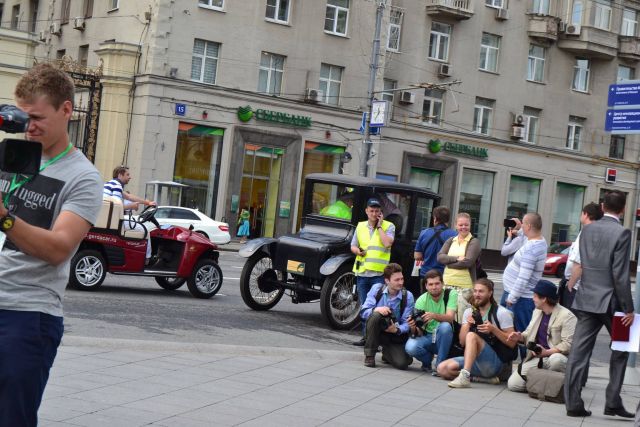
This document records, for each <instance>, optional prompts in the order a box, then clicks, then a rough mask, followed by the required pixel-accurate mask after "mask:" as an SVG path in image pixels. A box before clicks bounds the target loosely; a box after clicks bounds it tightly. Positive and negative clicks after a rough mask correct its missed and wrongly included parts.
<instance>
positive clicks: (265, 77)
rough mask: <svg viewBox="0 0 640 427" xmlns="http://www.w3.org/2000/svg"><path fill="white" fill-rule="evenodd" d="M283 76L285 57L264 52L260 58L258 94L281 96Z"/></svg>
mask: <svg viewBox="0 0 640 427" xmlns="http://www.w3.org/2000/svg"><path fill="white" fill-rule="evenodd" d="M283 74H284V56H281V55H275V54H273V53H268V52H262V55H261V56H260V73H259V76H258V92H260V93H268V94H269V95H280V93H281V91H282V75H283Z"/></svg>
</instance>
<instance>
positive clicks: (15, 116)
mask: <svg viewBox="0 0 640 427" xmlns="http://www.w3.org/2000/svg"><path fill="white" fill-rule="evenodd" d="M28 127H29V115H28V114H27V113H25V112H24V111H22V110H20V109H19V108H18V107H16V106H14V105H6V104H2V105H0V131H4V132H7V133H23V132H26V131H27V128H28ZM41 156H42V144H40V143H39V142H34V141H25V140H22V139H10V138H6V139H4V140H3V141H2V142H0V170H1V171H4V172H9V173H20V174H25V175H37V174H38V172H39V171H40V157H41Z"/></svg>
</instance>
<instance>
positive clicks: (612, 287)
mask: <svg viewBox="0 0 640 427" xmlns="http://www.w3.org/2000/svg"><path fill="white" fill-rule="evenodd" d="M625 204H626V196H625V194H624V193H622V192H620V191H611V192H609V193H607V194H606V195H605V197H604V203H603V204H602V210H603V211H604V216H603V217H602V219H600V220H598V221H596V222H594V223H591V224H589V225H587V226H585V227H584V229H583V230H582V233H581V234H580V258H581V261H582V284H581V285H580V288H578V291H577V293H576V297H575V300H574V302H573V309H574V310H576V312H575V313H576V317H577V318H578V324H577V326H576V330H575V333H574V335H573V346H572V347H571V353H570V354H569V361H568V363H567V371H566V376H565V383H564V397H565V402H566V403H565V405H566V408H567V415H568V416H570V417H588V416H589V415H591V411H588V410H587V409H585V407H584V401H583V400H582V397H581V396H580V393H581V391H582V386H581V384H582V383H583V382H582V380H583V379H584V378H583V377H584V376H585V375H586V369H587V367H588V365H589V359H590V358H591V351H592V350H593V346H594V344H595V342H596V337H597V335H598V332H599V331H600V329H602V326H603V325H604V326H605V327H606V328H607V330H608V331H609V334H611V323H612V318H613V313H614V312H615V311H622V312H624V313H626V314H625V316H624V318H623V321H622V322H623V324H625V325H630V324H631V323H632V322H633V300H632V298H631V282H630V281H629V255H630V245H631V231H629V230H627V229H625V228H624V227H623V226H622V225H621V224H620V216H621V215H622V214H623V212H624V208H625ZM628 357H629V353H627V352H620V351H613V350H612V351H611V360H610V361H609V385H608V386H607V390H606V403H605V407H604V414H605V415H618V416H620V417H624V418H633V416H634V415H633V414H632V413H630V412H628V411H626V410H625V409H624V406H623V405H622V398H621V397H620V389H621V388H622V381H623V380H624V373H625V370H626V366H627V358H628Z"/></svg>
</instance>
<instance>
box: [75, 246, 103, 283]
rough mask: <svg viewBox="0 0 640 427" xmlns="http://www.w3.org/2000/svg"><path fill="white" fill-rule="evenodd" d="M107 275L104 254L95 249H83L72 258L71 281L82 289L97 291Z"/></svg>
mask: <svg viewBox="0 0 640 427" xmlns="http://www.w3.org/2000/svg"><path fill="white" fill-rule="evenodd" d="M106 275H107V264H106V262H105V260H104V257H103V256H102V254H101V253H100V252H98V251H94V250H88V249H87V250H81V251H79V252H78V253H77V254H75V255H74V257H73V258H72V259H71V271H70V274H69V283H70V284H71V285H72V286H73V287H74V288H76V289H79V290H82V291H95V290H96V289H98V288H99V287H100V285H102V282H103V281H104V278H105V277H106Z"/></svg>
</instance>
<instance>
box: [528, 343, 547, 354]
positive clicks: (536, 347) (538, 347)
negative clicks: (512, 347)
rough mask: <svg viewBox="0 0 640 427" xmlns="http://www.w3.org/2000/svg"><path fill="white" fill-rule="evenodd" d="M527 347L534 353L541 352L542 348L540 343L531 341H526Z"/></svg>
mask: <svg viewBox="0 0 640 427" xmlns="http://www.w3.org/2000/svg"><path fill="white" fill-rule="evenodd" d="M527 349H528V350H531V351H533V353H534V354H535V355H539V354H540V353H542V350H544V349H543V348H542V346H541V345H538V344H536V343H534V342H533V341H529V342H528V343H527Z"/></svg>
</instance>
